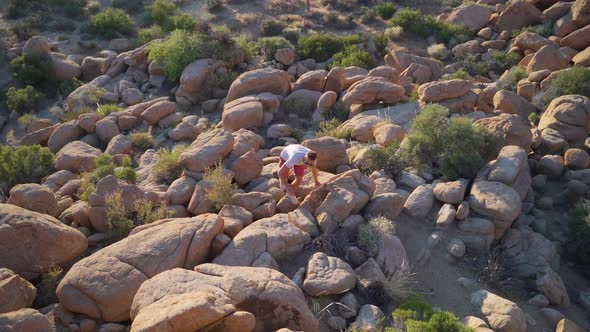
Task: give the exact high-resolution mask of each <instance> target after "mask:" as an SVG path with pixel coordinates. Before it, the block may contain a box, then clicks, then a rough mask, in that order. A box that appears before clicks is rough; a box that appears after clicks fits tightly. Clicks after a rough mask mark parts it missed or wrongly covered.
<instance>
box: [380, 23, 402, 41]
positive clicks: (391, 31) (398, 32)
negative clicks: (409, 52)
mask: <svg viewBox="0 0 590 332" xmlns="http://www.w3.org/2000/svg"><path fill="white" fill-rule="evenodd" d="M403 33H404V28H402V27H399V26H394V27H391V28H387V29H386V30H385V35H386V36H387V38H388V39H389V40H398V39H400V38H401V36H402V34H403Z"/></svg>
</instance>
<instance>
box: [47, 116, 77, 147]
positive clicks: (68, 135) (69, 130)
mask: <svg viewBox="0 0 590 332" xmlns="http://www.w3.org/2000/svg"><path fill="white" fill-rule="evenodd" d="M81 134H82V130H81V129H80V127H78V124H77V123H76V121H69V122H65V123H62V124H61V125H58V126H57V127H56V128H55V130H54V131H53V133H51V136H50V137H49V141H48V142H47V147H48V148H49V150H51V152H53V153H56V152H58V151H59V150H60V149H61V148H62V147H64V146H65V145H66V144H68V143H70V142H72V141H75V140H77V139H78V137H79V136H80V135H81Z"/></svg>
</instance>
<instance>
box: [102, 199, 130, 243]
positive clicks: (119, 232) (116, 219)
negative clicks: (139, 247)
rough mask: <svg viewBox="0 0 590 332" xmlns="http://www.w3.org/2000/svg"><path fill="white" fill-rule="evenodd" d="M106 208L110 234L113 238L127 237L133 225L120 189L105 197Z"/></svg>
mask: <svg viewBox="0 0 590 332" xmlns="http://www.w3.org/2000/svg"><path fill="white" fill-rule="evenodd" d="M106 209H107V225H108V226H109V234H110V236H111V237H112V238H115V239H123V238H125V237H127V235H129V233H130V232H131V230H132V229H133V227H135V225H134V224H133V220H132V219H131V218H130V215H129V212H128V211H127V210H126V209H125V205H124V204H123V197H122V196H121V192H120V191H117V192H115V193H113V194H111V195H109V196H107V197H106Z"/></svg>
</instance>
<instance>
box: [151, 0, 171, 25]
mask: <svg viewBox="0 0 590 332" xmlns="http://www.w3.org/2000/svg"><path fill="white" fill-rule="evenodd" d="M146 9H147V10H148V11H149V13H150V17H151V18H152V20H154V22H156V23H158V24H160V25H164V24H165V23H166V20H167V19H168V18H169V17H170V16H172V15H173V14H174V12H175V11H176V5H175V4H174V2H172V1H171V0H156V1H154V3H153V4H151V5H150V6H147V7H146Z"/></svg>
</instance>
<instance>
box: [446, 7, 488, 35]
mask: <svg viewBox="0 0 590 332" xmlns="http://www.w3.org/2000/svg"><path fill="white" fill-rule="evenodd" d="M493 13H494V12H493V11H492V10H491V9H490V8H489V7H486V6H483V5H479V4H463V5H461V6H459V7H457V8H455V9H454V10H453V11H452V12H451V13H450V14H449V16H447V18H446V21H447V22H451V23H455V24H464V25H466V26H468V27H470V28H471V29H474V30H479V29H481V28H483V27H485V26H486V25H487V24H488V22H489V20H490V17H491V16H492V14H493Z"/></svg>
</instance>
